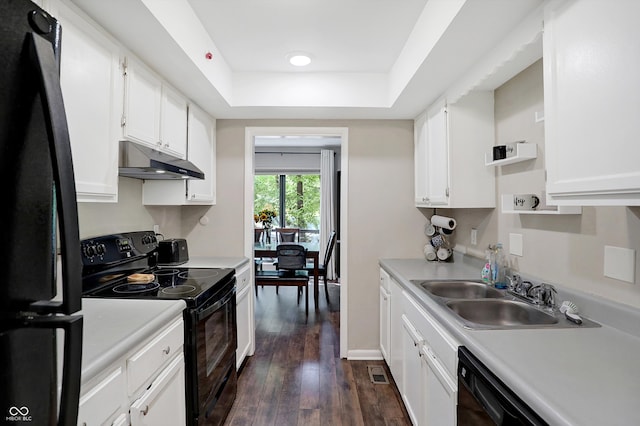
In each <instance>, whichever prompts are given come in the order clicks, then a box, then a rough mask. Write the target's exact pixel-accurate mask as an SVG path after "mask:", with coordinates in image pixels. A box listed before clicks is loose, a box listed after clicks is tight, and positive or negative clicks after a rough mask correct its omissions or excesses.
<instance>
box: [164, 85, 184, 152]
mask: <svg viewBox="0 0 640 426" xmlns="http://www.w3.org/2000/svg"><path fill="white" fill-rule="evenodd" d="M160 112H161V117H160V122H161V128H160V139H161V141H162V148H163V149H164V150H166V151H168V152H169V153H171V154H173V155H175V156H176V157H180V158H184V157H185V154H186V152H187V100H186V99H185V98H184V96H182V95H181V94H180V93H179V92H177V91H176V90H174V89H173V88H171V87H169V86H167V85H166V84H164V85H163V86H162V108H161V109H160Z"/></svg>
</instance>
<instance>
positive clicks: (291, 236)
mask: <svg viewBox="0 0 640 426" xmlns="http://www.w3.org/2000/svg"><path fill="white" fill-rule="evenodd" d="M276 238H277V240H278V242H279V243H298V242H300V228H276Z"/></svg>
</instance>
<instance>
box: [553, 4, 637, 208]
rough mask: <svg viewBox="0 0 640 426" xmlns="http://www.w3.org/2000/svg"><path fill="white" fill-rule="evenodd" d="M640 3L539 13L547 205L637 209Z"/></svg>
mask: <svg viewBox="0 0 640 426" xmlns="http://www.w3.org/2000/svg"><path fill="white" fill-rule="evenodd" d="M638 16H640V2H637V1H623V2H614V3H611V2H601V1H565V2H554V3H551V4H550V5H549V6H548V7H547V8H546V10H545V31H544V104H545V150H546V158H545V160H546V167H547V194H548V202H549V203H550V204H560V205H640V166H639V162H638V159H639V158H640V144H638V143H636V142H635V138H636V137H637V136H638V135H639V134H640V121H638V112H639V110H640V108H639V105H640V78H638V74H639V72H640V49H638V46H637V44H638V42H637V41H638V39H640V26H638V22H637V17H638Z"/></svg>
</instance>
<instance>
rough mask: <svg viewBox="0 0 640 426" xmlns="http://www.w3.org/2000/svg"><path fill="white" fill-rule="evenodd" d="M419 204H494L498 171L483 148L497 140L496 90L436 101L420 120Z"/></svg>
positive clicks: (417, 123)
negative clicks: (488, 164) (486, 160)
mask: <svg viewBox="0 0 640 426" xmlns="http://www.w3.org/2000/svg"><path fill="white" fill-rule="evenodd" d="M414 138H415V141H414V142H415V146H414V148H415V150H414V154H415V157H414V160H415V187H414V188H415V205H416V207H449V208H473V207H495V205H496V200H495V173H494V171H493V170H487V168H486V167H485V164H484V152H485V151H487V150H490V149H491V147H492V146H493V144H494V122H493V92H485V91H482V92H480V91H479V92H472V93H470V94H468V95H466V96H465V97H463V98H462V99H460V100H459V101H458V102H456V103H455V104H451V105H446V104H445V103H444V101H441V102H439V103H436V104H434V105H433V106H432V107H430V108H429V109H428V110H427V111H426V112H425V113H424V114H422V115H421V116H419V117H418V118H416V120H415V129H414Z"/></svg>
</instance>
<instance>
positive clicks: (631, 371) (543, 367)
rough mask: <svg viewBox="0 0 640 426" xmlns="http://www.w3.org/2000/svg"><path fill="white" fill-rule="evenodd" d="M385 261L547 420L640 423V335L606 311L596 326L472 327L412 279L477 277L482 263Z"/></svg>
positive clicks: (459, 258)
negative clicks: (624, 328) (617, 325)
mask: <svg viewBox="0 0 640 426" xmlns="http://www.w3.org/2000/svg"><path fill="white" fill-rule="evenodd" d="M380 265H381V266H382V267H383V268H384V269H385V270H386V271H387V272H389V273H390V275H391V276H392V277H393V278H394V279H395V280H396V281H397V282H398V283H399V284H400V285H402V286H403V287H404V288H405V289H406V290H408V291H409V292H410V293H411V294H412V295H413V296H415V297H416V299H417V300H418V301H420V302H421V304H422V306H423V307H424V308H425V309H427V311H428V312H429V313H431V314H432V315H433V316H435V317H436V318H437V319H438V320H439V321H440V322H441V323H442V324H443V325H444V326H445V327H446V328H447V330H449V331H450V332H451V333H452V334H453V335H454V336H455V337H456V338H457V339H458V340H459V341H460V342H461V344H462V345H464V346H466V347H467V348H468V349H469V350H470V351H471V352H472V353H473V354H474V355H475V356H476V357H477V358H478V359H480V360H481V361H482V362H483V363H484V364H485V365H486V366H487V367H488V368H489V369H490V370H491V371H493V372H494V374H496V375H497V376H498V377H499V378H500V379H501V380H502V381H503V382H504V383H505V384H506V385H507V386H508V387H509V388H510V389H511V390H512V391H513V392H515V393H516V394H517V395H519V396H520V398H522V400H523V401H525V402H526V403H527V405H529V406H530V407H531V408H532V409H533V410H535V411H536V412H537V413H538V414H539V415H540V416H541V417H542V418H544V419H545V420H546V421H547V422H549V424H552V425H580V426H583V425H598V426H600V425H632V424H633V425H637V424H640V409H638V404H639V403H640V365H639V364H640V362H639V356H640V338H639V337H638V335H637V334H635V333H634V334H629V333H626V332H624V331H621V330H619V329H617V328H614V327H612V326H610V325H607V324H610V323H611V322H609V321H608V319H607V318H606V315H603V316H602V317H595V316H594V317H589V318H590V319H592V320H594V321H597V322H599V323H600V324H602V327H598V328H571V329H525V330H475V331H474V330H467V329H464V328H463V327H462V326H461V325H460V324H459V323H458V322H457V321H455V319H454V318H453V315H452V314H451V313H450V312H448V310H447V309H446V308H444V307H442V306H441V305H439V304H438V303H436V302H435V301H434V300H433V299H431V298H430V297H429V296H427V295H426V294H425V293H424V292H423V291H422V290H420V289H418V287H417V286H415V285H414V284H412V283H411V282H410V281H409V280H412V279H474V280H477V279H479V278H480V269H479V268H480V267H481V266H482V263H481V262H480V261H478V260H477V259H473V258H468V257H462V256H457V257H456V261H455V262H452V263H440V262H427V261H426V260H423V259H383V260H380ZM606 304H607V305H608V308H611V306H613V305H614V304H611V303H606ZM579 306H580V305H579ZM621 308H622V310H624V307H622V306H621ZM626 310H627V311H628V307H627V308H626ZM601 312H606V311H601ZM633 314H635V315H638V313H637V312H635V313H633ZM612 315H616V314H615V313H613V314H612ZM615 322H617V321H613V323H615ZM636 324H638V322H636ZM636 328H637V326H636ZM639 332H640V330H639Z"/></svg>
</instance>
